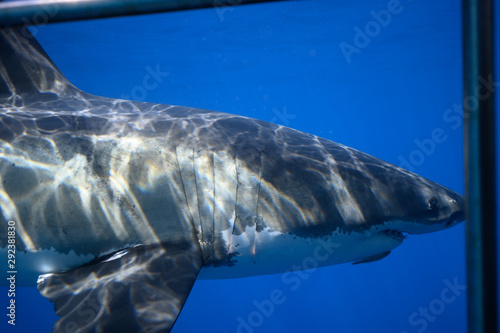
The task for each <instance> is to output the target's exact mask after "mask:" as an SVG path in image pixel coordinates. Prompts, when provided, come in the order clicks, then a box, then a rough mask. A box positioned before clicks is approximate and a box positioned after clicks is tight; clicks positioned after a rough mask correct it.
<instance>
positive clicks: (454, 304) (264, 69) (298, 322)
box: [0, 0, 498, 333]
mask: <svg viewBox="0 0 500 333" xmlns="http://www.w3.org/2000/svg"><path fill="white" fill-rule="evenodd" d="M461 28H462V27H461V13H460V4H459V3H458V2H457V1H439V2H432V3H428V2H424V1H418V0H413V1H411V0H401V1H399V2H398V1H395V0H389V1H386V0H384V1H372V0H363V1H357V2H355V3H353V2H351V1H336V2H333V1H319V0H318V1H293V2H292V1H291V2H280V3H272V4H261V5H250V6H240V7H227V8H217V7H215V8H211V9H204V10H194V11H186V12H178V13H167V14H158V15H147V16H138V17H128V18H114V19H106V20H96V21H86V22H73V23H65V24H52V25H46V26H38V27H34V28H33V30H32V31H33V33H34V34H35V35H36V37H37V38H38V40H39V41H40V42H41V44H42V45H43V46H44V48H45V49H46V51H47V53H48V54H49V55H50V56H51V57H52V59H53V61H54V62H55V63H56V64H57V65H58V66H59V68H60V69H61V71H62V72H63V73H64V74H65V75H66V76H67V78H68V79H69V80H70V81H71V82H73V83H74V84H75V85H76V86H77V87H79V88H81V89H82V90H84V91H87V92H89V93H93V94H96V95H102V96H109V97H115V98H127V99H136V100H145V101H149V102H158V103H166V104H176V105H183V106H192V107H197V108H203V109H211V110H218V111H223V112H228V113H235V114H241V115H245V116H249V117H253V118H258V119H262V120H266V121H272V122H276V123H280V124H283V125H286V126H290V127H293V128H295V129H298V130H302V131H305V132H309V133H312V134H316V135H319V136H322V137H324V138H327V139H330V140H333V141H336V142H340V143H342V144H345V145H348V146H351V147H353V148H356V149H359V150H361V151H364V152H367V153H369V154H371V155H374V156H376V157H379V158H381V159H384V160H386V161H388V162H391V163H394V164H396V165H401V166H404V167H406V168H409V169H411V170H412V171H414V172H416V173H418V174H420V175H422V176H424V177H427V178H429V179H431V180H433V181H436V182H438V183H440V184H442V185H444V186H447V187H449V188H451V189H453V190H455V191H457V192H460V193H464V181H463V174H464V167H463V148H462V141H463V133H462V132H463V126H462V118H461V117H460V116H459V113H457V112H456V111H457V110H459V109H460V108H461V103H462V65H463V64H462V49H461ZM497 30H498V29H497ZM359 31H361V33H360V32H359ZM150 71H155V72H157V73H160V74H159V75H158V80H157V83H158V84H157V85H156V86H155V87H154V88H151V87H150V86H146V85H144V83H143V80H144V77H145V76H146V75H148V73H150ZM146 88H147V89H146ZM435 133H440V135H439V136H437V135H436V134H435ZM437 137H439V139H438V140H437ZM465 282H466V280H465V233H464V224H461V225H459V226H457V227H455V228H452V229H450V230H446V231H442V232H439V233H435V234H427V235H416V236H410V237H408V239H407V240H405V241H404V243H403V244H402V245H401V246H400V247H399V248H397V249H395V250H394V251H393V252H392V253H391V254H390V255H389V256H388V257H387V258H385V259H383V260H382V261H379V262H375V263H371V264H364V265H355V266H352V265H350V264H345V265H338V266H332V267H327V268H321V269H317V270H314V271H307V272H306V273H305V274H304V275H303V276H302V277H301V278H300V284H299V285H298V288H296V289H293V288H292V286H291V285H290V284H287V283H286V282H284V281H283V279H282V276H281V275H280V274H277V275H270V276H259V277H252V278H242V279H235V280H213V281H206V280H200V281H197V282H196V284H195V285H194V288H193V290H192V292H191V295H190V297H189V299H188V301H187V303H186V305H185V307H184V309H183V311H182V313H181V315H180V317H179V319H178V321H177V323H176V325H175V327H174V329H173V332H175V333H181V332H222V333H224V332H227V333H230V332H245V333H252V332H255V333H260V332H303V331H309V332H336V333H343V332H396V333H414V332H419V333H422V332H428V333H433V332H436V333H438V332H439V333H441V332H456V333H460V332H465V331H466V295H465V290H464V285H465ZM4 290H5V288H3V289H1V292H2V293H4ZM273 290H280V291H282V292H283V295H284V301H283V302H282V303H281V304H275V305H274V306H273V308H267V309H265V310H263V309H262V304H264V303H265V301H267V300H269V299H270V294H271V292H272V291H273ZM0 299H2V300H3V299H6V297H3V296H2V297H0ZM2 302H3V301H2ZM16 302H17V304H18V308H17V320H16V322H17V325H16V327H15V328H14V329H13V328H12V327H11V326H8V325H7V324H6V320H5V315H2V317H4V319H3V320H2V321H1V324H0V327H1V331H2V332H49V331H50V327H51V325H52V323H53V321H54V320H55V319H56V316H55V314H54V313H53V311H52V305H51V304H50V303H49V302H48V301H47V300H45V299H43V298H42V297H41V296H39V295H38V293H37V291H36V288H34V287H26V288H18V295H17V297H16ZM266 304H267V303H266ZM2 308H4V307H3V305H2Z"/></svg>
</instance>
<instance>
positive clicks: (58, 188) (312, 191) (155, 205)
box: [0, 28, 464, 332]
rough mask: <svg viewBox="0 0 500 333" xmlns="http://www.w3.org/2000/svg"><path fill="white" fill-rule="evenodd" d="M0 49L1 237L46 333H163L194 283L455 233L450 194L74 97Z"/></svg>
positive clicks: (222, 131) (269, 136) (50, 67)
mask: <svg viewBox="0 0 500 333" xmlns="http://www.w3.org/2000/svg"><path fill="white" fill-rule="evenodd" d="M0 48H1V49H2V53H1V54H0V74H1V76H0V77H1V79H0V205H1V212H2V214H1V215H0V233H2V234H7V233H8V230H9V229H8V227H9V225H10V223H14V224H15V226H16V237H17V242H16V246H17V248H16V251H17V252H18V253H19V255H20V256H22V259H23V260H21V262H23V266H20V267H18V269H19V270H22V271H23V272H24V274H23V277H24V278H30V279H33V280H34V279H36V276H38V275H40V277H39V278H38V288H39V290H40V292H41V294H42V295H43V296H45V297H47V298H48V299H50V300H51V301H52V302H54V303H55V309H56V313H57V314H58V315H60V316H61V318H60V319H59V320H58V321H57V322H56V323H55V325H54V332H64V331H68V330H69V331H72V330H73V331H79V332H94V331H99V330H102V331H105V332H112V331H120V332H125V331H130V332H132V331H151V332H156V331H159V332H160V331H161V332H163V331H170V329H171V328H172V326H173V325H174V323H175V320H176V318H177V316H178V314H179V312H180V311H181V309H182V306H183V304H184V302H185V301H186V299H187V297H188V295H189V292H190V290H191V287H192V285H193V283H194V281H195V280H196V278H197V277H199V278H216V279H220V278H237V277H245V276H252V275H261V274H273V273H280V272H285V271H286V270H288V269H289V268H290V267H291V266H293V265H294V264H296V263H298V262H299V263H303V262H305V261H307V260H309V259H310V258H313V259H314V260H315V263H314V264H315V265H317V266H326V265H334V264H340V263H347V262H353V263H367V262H371V261H376V260H380V259H382V258H384V257H385V256H387V255H388V254H389V253H390V251H391V250H392V249H394V248H395V247H397V246H399V245H400V244H401V243H402V242H403V240H404V238H405V237H406V235H405V234H421V233H428V232H434V231H438V230H443V229H446V228H449V227H451V226H454V225H456V224H458V223H460V222H461V221H462V220H463V216H464V211H463V210H464V199H463V197H462V196H461V195H459V194H457V193H455V192H453V191H451V190H449V189H446V188H444V187H443V186H440V185H438V184H436V183H434V182H432V181H430V180H427V179H424V178H422V177H420V176H418V175H416V174H413V173H411V172H409V171H406V170H403V169H401V168H398V167H396V166H394V165H392V164H390V163H387V162H384V161H382V160H379V159H377V158H375V157H372V156H370V155H367V154H365V153H362V152H359V151H357V150H355V149H352V148H349V147H346V146H343V145H341V144H338V143H335V142H332V141H329V140H325V139H322V138H319V137H317V136H314V135H310V134H306V133H303V132H299V131H296V130H293V129H290V128H287V127H284V126H279V125H276V124H271V123H267V122H264V121H260V120H256V119H251V118H246V117H243V116H237V115H231V114H225V113H220V112H213V111H206V110H200V109H193V108H187V107H179V106H172V105H162V104H153V103H143V102H133V101H126V100H119V99H111V98H106V97H100V96H94V95H90V94H87V93H85V92H83V91H81V90H79V89H78V88H76V87H74V86H73V85H72V84H71V83H70V82H68V81H67V80H66V79H65V78H64V76H63V75H62V73H61V72H60V71H59V70H58V69H57V68H56V66H55V65H54V64H53V63H52V61H51V60H50V58H49V57H48V56H47V54H46V53H45V52H44V51H43V49H42V48H41V46H40V45H39V44H38V42H37V41H36V40H35V39H34V37H33V36H31V34H30V33H29V31H28V30H27V29H25V28H6V29H3V30H2V31H1V33H0ZM10 221H13V222H10ZM7 245H8V244H7V237H2V239H0V247H1V248H3V249H4V250H5V249H7ZM308 258H309V259H308ZM305 267H307V266H305ZM202 268H203V269H202ZM200 271H201V273H200ZM89 300H92V304H97V305H96V306H97V307H94V308H92V309H94V311H89Z"/></svg>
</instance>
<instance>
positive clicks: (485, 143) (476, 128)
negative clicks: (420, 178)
mask: <svg viewBox="0 0 500 333" xmlns="http://www.w3.org/2000/svg"><path fill="white" fill-rule="evenodd" d="M462 5H463V7H462V15H463V55H464V117H465V127H464V131H465V133H464V134H465V137H464V148H465V187H466V200H467V205H466V220H467V221H466V230H467V235H466V245H467V286H468V287H467V296H468V301H467V302H468V309H467V311H468V331H469V332H470V333H491V332H498V323H497V291H498V290H497V248H496V246H497V245H496V234H497V231H496V223H497V215H496V170H495V158H496V157H495V153H496V150H495V101H494V91H493V90H494V84H493V82H494V52H493V48H494V44H493V41H494V39H493V22H494V21H493V15H494V11H493V0H464V1H463V3H462Z"/></svg>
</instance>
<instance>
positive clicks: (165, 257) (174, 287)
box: [38, 244, 202, 332]
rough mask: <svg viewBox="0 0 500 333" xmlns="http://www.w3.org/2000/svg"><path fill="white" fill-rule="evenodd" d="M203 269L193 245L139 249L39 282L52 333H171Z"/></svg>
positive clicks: (40, 278)
mask: <svg viewBox="0 0 500 333" xmlns="http://www.w3.org/2000/svg"><path fill="white" fill-rule="evenodd" d="M201 266H202V253H201V250H200V249H199V248H198V247H196V246H193V245H190V244H185V245H178V246H165V245H155V246H136V247H133V248H129V249H125V250H123V251H120V252H117V253H115V254H114V255H112V256H110V257H109V258H107V259H105V260H101V261H99V262H97V263H93V264H92V263H91V264H88V265H85V266H82V267H79V268H76V269H73V270H70V271H67V272H64V273H58V274H47V275H43V276H40V277H39V279H38V290H39V291H40V293H41V294H42V295H43V296H44V297H46V298H48V299H49V300H50V301H51V302H53V303H54V308H55V310H56V313H57V315H59V316H61V318H60V319H59V320H57V321H56V323H55V324H54V327H53V332H67V331H68V332H170V330H171V329H172V326H173V325H174V323H175V320H176V319H177V316H178V315H179V313H180V311H181V309H182V307H183V306H184V303H185V302H186V299H187V297H188V295H189V292H190V291H191V288H192V286H193V284H194V281H195V280H196V276H197V275H198V272H199V271H200V269H201Z"/></svg>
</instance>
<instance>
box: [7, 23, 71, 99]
mask: <svg viewBox="0 0 500 333" xmlns="http://www.w3.org/2000/svg"><path fill="white" fill-rule="evenodd" d="M0 50H1V51H0V99H3V98H9V97H16V96H21V97H23V99H24V98H26V97H27V96H33V97H35V96H36V98H37V99H40V97H41V96H40V94H47V93H48V94H56V95H57V96H59V97H60V96H62V95H68V94H71V93H74V92H78V91H79V90H78V89H77V88H76V87H75V86H73V85H72V84H71V83H70V82H69V81H68V80H67V79H66V78H65V77H64V75H63V74H62V73H61V71H60V70H59V69H58V68H57V66H56V65H55V64H54V63H53V62H52V60H51V59H50V58H49V56H48V55H47V53H45V51H44V50H43V48H42V46H41V45H40V44H39V43H38V41H37V40H36V39H35V37H34V36H33V35H32V34H31V32H30V31H29V30H28V29H27V27H8V28H2V29H0ZM47 97H48V96H47ZM53 97H54V96H52V98H53Z"/></svg>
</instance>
